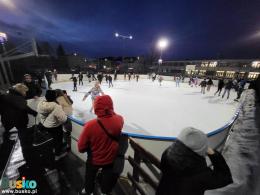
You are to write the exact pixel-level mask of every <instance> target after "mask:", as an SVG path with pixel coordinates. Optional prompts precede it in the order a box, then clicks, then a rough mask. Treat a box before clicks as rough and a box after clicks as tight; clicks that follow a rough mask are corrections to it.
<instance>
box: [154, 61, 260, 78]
mask: <svg viewBox="0 0 260 195" xmlns="http://www.w3.org/2000/svg"><path fill="white" fill-rule="evenodd" d="M154 65H155V66H156V64H154ZM160 72H162V73H163V74H165V75H176V74H181V75H186V76H192V75H194V76H195V75H196V76H199V77H212V78H219V77H223V78H247V79H250V80H251V79H252V80H253V79H256V78H258V76H259V74H260V59H224V60H183V61H165V62H163V63H162V65H161V66H160Z"/></svg>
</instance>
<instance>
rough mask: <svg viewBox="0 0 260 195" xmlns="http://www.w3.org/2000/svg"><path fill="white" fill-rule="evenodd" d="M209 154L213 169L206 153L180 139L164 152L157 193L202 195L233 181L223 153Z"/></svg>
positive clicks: (164, 194)
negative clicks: (190, 147)
mask: <svg viewBox="0 0 260 195" xmlns="http://www.w3.org/2000/svg"><path fill="white" fill-rule="evenodd" d="M209 158H210V160H211V162H212V165H213V170H212V169H210V168H209V167H207V163H206V159H205V158H204V157H202V156H200V155H198V154H197V153H195V152H193V151H192V150H191V149H189V148H188V147H186V146H185V145H184V144H183V143H182V142H180V141H178V140H177V141H176V142H175V143H174V144H173V145H171V146H170V147H169V148H168V149H166V150H165V151H164V153H163V155H162V159H161V170H162V178H161V180H160V183H159V186H158V189H157V192H156V195H203V194H204V192H205V191H206V190H210V189H215V188H220V187H223V186H226V185H228V184H230V183H232V177H231V173H230V170H229V167H228V165H227V164H226V162H225V160H224V158H223V157H222V155H221V154H220V153H218V152H215V154H214V155H210V156H209Z"/></svg>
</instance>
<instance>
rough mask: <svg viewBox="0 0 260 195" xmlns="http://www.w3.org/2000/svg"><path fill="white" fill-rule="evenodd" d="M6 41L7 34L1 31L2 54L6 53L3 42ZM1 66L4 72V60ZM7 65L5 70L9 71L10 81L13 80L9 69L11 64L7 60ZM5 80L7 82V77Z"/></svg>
mask: <svg viewBox="0 0 260 195" xmlns="http://www.w3.org/2000/svg"><path fill="white" fill-rule="evenodd" d="M6 41H7V35H6V34H5V33H3V32H0V44H1V45H2V48H3V54H5V53H6V48H5V42H6ZM2 66H3V67H2V68H3V70H4V72H5V73H6V71H5V67H4V62H2ZM7 66H8V68H7V70H8V72H9V75H10V77H11V81H12V82H13V79H14V77H13V73H12V71H11V65H10V62H9V61H7ZM5 77H6V78H8V75H5ZM7 81H8V82H9V80H8V79H7Z"/></svg>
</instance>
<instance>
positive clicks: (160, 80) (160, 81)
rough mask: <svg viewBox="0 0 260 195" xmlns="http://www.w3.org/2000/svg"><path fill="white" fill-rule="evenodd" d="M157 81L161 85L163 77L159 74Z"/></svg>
mask: <svg viewBox="0 0 260 195" xmlns="http://www.w3.org/2000/svg"><path fill="white" fill-rule="evenodd" d="M158 81H159V83H160V86H162V81H163V77H162V76H159V78H158Z"/></svg>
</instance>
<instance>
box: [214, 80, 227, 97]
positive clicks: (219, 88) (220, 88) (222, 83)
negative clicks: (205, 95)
mask: <svg viewBox="0 0 260 195" xmlns="http://www.w3.org/2000/svg"><path fill="white" fill-rule="evenodd" d="M224 85H225V84H224V80H223V79H219V81H218V90H217V91H216V92H215V94H214V95H216V94H217V93H218V96H220V94H221V91H222V89H223V87H224Z"/></svg>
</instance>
